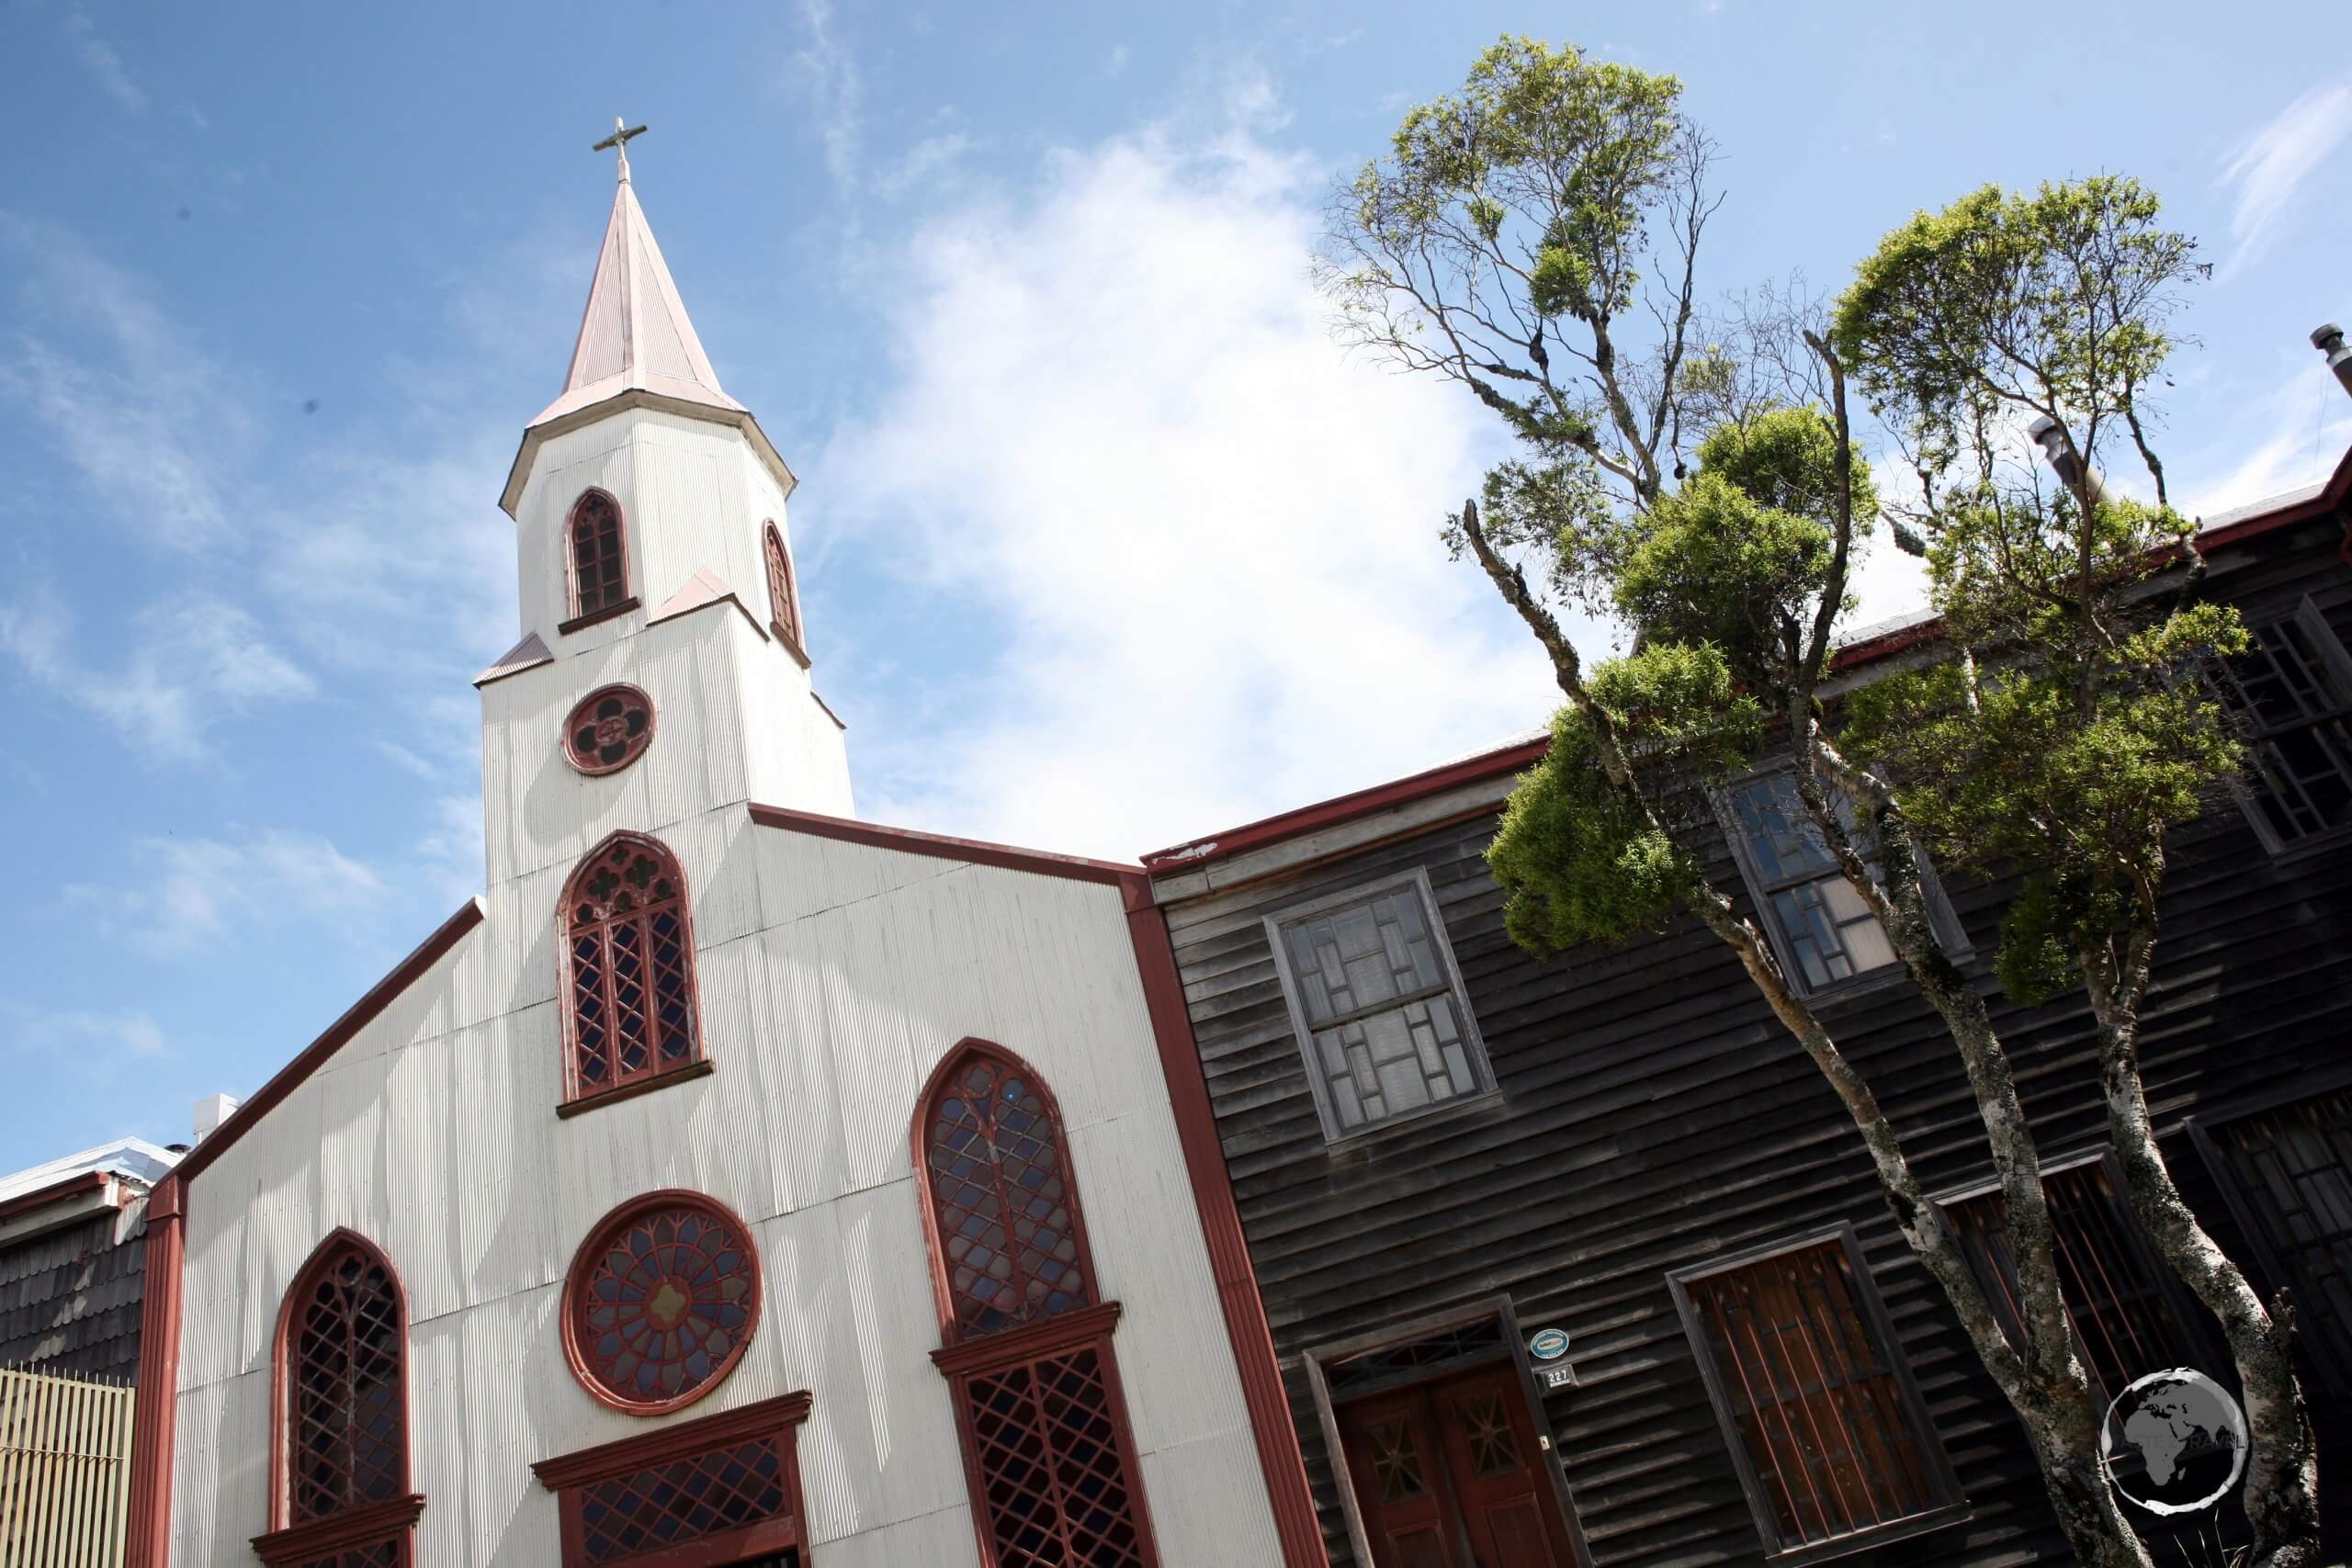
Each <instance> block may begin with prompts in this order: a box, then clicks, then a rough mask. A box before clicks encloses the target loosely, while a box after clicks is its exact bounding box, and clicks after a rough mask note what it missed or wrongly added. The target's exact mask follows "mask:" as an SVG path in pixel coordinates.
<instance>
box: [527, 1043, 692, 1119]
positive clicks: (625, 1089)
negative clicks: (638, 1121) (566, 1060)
mask: <svg viewBox="0 0 2352 1568" xmlns="http://www.w3.org/2000/svg"><path fill="white" fill-rule="evenodd" d="M712 1071H713V1068H712V1066H711V1061H710V1058H709V1057H707V1056H705V1057H703V1058H702V1059H701V1060H700V1061H695V1062H688V1063H687V1064H686V1065H685V1066H683V1067H672V1068H671V1069H670V1070H669V1071H668V1072H665V1073H656V1074H654V1075H653V1076H652V1077H650V1078H639V1079H637V1080H636V1081H635V1082H633V1083H625V1084H623V1085H621V1086H620V1087H619V1088H618V1089H598V1090H597V1091H596V1092H595V1093H594V1094H584V1095H582V1096H581V1097H580V1098H579V1099H577V1100H565V1101H564V1102H563V1103H562V1104H560V1105H559V1106H557V1107H556V1108H555V1113H556V1114H557V1115H558V1116H565V1117H570V1116H582V1115H585V1114H586V1113H587V1112H589V1111H594V1110H596V1109H598V1108H599V1107H602V1106H606V1105H616V1104H618V1103H619V1102H620V1101H622V1100H635V1099H636V1098H637V1097H638V1096H639V1095H640V1094H651V1093H652V1092H653V1091H654V1090H655V1089H667V1088H669V1087H670V1086H671V1085H672V1084H674V1083H685V1082H687V1081H688V1080H690V1079H693V1078H707V1077H710V1075H711V1073H712Z"/></svg>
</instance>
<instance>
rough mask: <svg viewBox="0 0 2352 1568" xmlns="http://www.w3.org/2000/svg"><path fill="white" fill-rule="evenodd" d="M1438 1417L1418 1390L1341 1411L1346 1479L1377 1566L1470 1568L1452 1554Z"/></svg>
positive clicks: (1454, 1532)
mask: <svg viewBox="0 0 2352 1568" xmlns="http://www.w3.org/2000/svg"><path fill="white" fill-rule="evenodd" d="M1433 1419H1434V1412H1433V1411H1432V1410H1431V1408H1430V1402H1429V1396H1428V1395H1427V1394H1426V1393H1423V1392H1422V1391H1421V1390H1419V1389H1414V1390H1411V1391H1408V1393H1402V1394H1391V1395H1388V1396H1386V1397H1385V1398H1381V1399H1372V1400H1365V1401H1364V1402H1363V1403H1362V1404H1351V1405H1348V1406H1346V1407H1344V1408H1343V1409H1342V1410H1341V1411H1340V1441H1341V1443H1342V1444H1343V1445H1344V1446H1345V1448H1346V1450H1347V1458H1348V1477H1349V1480H1350V1481H1351V1483H1353V1484H1354V1486H1355V1491H1356V1507H1357V1510H1358V1511H1359V1512H1360V1513H1361V1514H1362V1515H1363V1528H1364V1533H1365V1534H1366V1535H1368V1536H1370V1537H1371V1538H1372V1552H1373V1556H1374V1559H1376V1561H1377V1568H1469V1564H1468V1563H1467V1562H1464V1561H1463V1560H1462V1559H1461V1558H1460V1557H1458V1556H1457V1555H1456V1553H1455V1551H1454V1543H1455V1541H1456V1540H1457V1539H1458V1537H1459V1529H1458V1526H1457V1523H1456V1520H1455V1517H1454V1512H1453V1508H1452V1507H1451V1506H1448V1505H1449V1503H1450V1501H1451V1500H1450V1498H1449V1497H1448V1496H1447V1494H1446V1478H1445V1475H1444V1472H1443V1466H1444V1463H1445V1454H1444V1450H1443V1449H1442V1447H1441V1446H1440V1444H1439V1443H1438V1441H1437V1437H1436V1434H1435V1432H1434V1431H1433V1429H1432V1423H1433Z"/></svg>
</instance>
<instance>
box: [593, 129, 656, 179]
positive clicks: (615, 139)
mask: <svg viewBox="0 0 2352 1568" xmlns="http://www.w3.org/2000/svg"><path fill="white" fill-rule="evenodd" d="M624 127H626V128H627V129H624ZM644 134H645V127H643V126H641V125H637V126H632V125H629V123H628V121H627V120H625V119H623V118H621V117H620V116H618V115H615V116H614V117H613V133H612V134H611V135H610V136H607V137H605V139H604V140H603V141H599V142H597V143H596V145H594V147H591V148H590V149H588V151H590V152H603V151H604V150H605V148H607V147H609V148H611V149H612V150H613V151H614V152H617V153H619V154H620V158H621V178H622V179H624V180H626V179H627V178H628V144H629V141H630V139H631V138H632V137H638V136H642V135H644Z"/></svg>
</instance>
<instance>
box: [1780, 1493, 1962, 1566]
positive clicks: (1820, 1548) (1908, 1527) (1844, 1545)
mask: <svg viewBox="0 0 2352 1568" xmlns="http://www.w3.org/2000/svg"><path fill="white" fill-rule="evenodd" d="M1972 1513H1973V1510H1972V1509H1971V1508H1970V1506H1969V1505H1968V1504H1967V1503H1965V1502H1960V1503H1947V1504H1945V1505H1943V1506H1941V1507H1938V1508H1930V1509H1928V1511H1927V1512H1926V1513H1924V1514H1914V1515H1912V1516H1911V1517H1909V1518H1907V1519H1895V1520H1893V1521H1891V1522H1890V1523H1887V1524H1883V1525H1873V1526H1871V1528H1870V1529H1866V1530H1858V1531H1856V1532H1855V1533H1854V1534H1852V1535H1841V1536H1838V1537H1835V1538H1833V1539H1831V1540H1816V1541H1814V1542H1813V1543H1811V1544H1810V1545H1806V1546H1792V1547H1791V1548H1789V1549H1788V1550H1787V1551H1768V1552H1766V1553H1765V1554H1764V1561H1765V1562H1770V1563H1771V1564H1773V1568H1808V1565H1809V1564H1812V1563H1815V1562H1829V1561H1830V1560H1831V1559H1833V1558H1838V1557H1846V1556H1849V1555H1851V1554H1852V1553H1854V1552H1857V1551H1872V1550H1874V1549H1876V1548H1878V1547H1882V1546H1886V1545H1889V1544H1891V1543H1893V1542H1894V1541H1898V1540H1911V1539H1912V1538H1914V1537H1915V1536H1923V1535H1927V1534H1929V1533H1930V1532H1932V1531H1935V1530H1939V1529H1947V1528H1949V1527H1950V1526H1952V1525H1961V1524H1966V1523H1967V1522H1968V1520H1969V1518H1970V1517H1971V1515H1972Z"/></svg>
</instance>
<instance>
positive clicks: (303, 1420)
mask: <svg viewBox="0 0 2352 1568" xmlns="http://www.w3.org/2000/svg"><path fill="white" fill-rule="evenodd" d="M271 1360H272V1368H273V1371H272V1383H273V1388H272V1390H271V1405H270V1408H271V1433H270V1445H269V1452H270V1498H269V1521H270V1529H269V1533H267V1534H266V1535H260V1536H256V1537H254V1542H253V1545H254V1551H255V1552H256V1553H258V1554H259V1555H260V1557H261V1560H262V1561H263V1562H266V1563H270V1564H273V1565H275V1564H279V1563H312V1562H333V1563H334V1564H336V1565H337V1568H409V1565H410V1564H411V1563H412V1562H413V1557H414V1551H415V1544H414V1539H413V1538H414V1535H415V1526H416V1520H417V1516H418V1515H420V1514H421V1513H423V1512H424V1496H423V1495H421V1494H419V1493H417V1492H416V1491H415V1490H414V1488H413V1483H412V1480H411V1474H410V1466H409V1454H410V1448H411V1444H410V1440H409V1399H408V1296H407V1292H405V1291H404V1290H403V1289H402V1288H401V1277H400V1271H399V1270H398V1269H394V1268H393V1267H392V1260H391V1259H390V1258H388V1257H386V1256H385V1255H384V1252H383V1249H382V1248H381V1247H378V1246H377V1245H376V1244H375V1243H374V1242H372V1241H369V1240H368V1238H367V1237H366V1236H363V1235H359V1234H358V1233H357V1232H356V1231H351V1230H338V1231H336V1232H335V1233H334V1235H330V1236H328V1237H327V1238H326V1240H324V1241H323V1242H321V1243H320V1244H319V1247H318V1249H317V1250H316V1251H314V1252H312V1253H311V1257H310V1258H309V1260H308V1261H306V1262H305V1263H304V1264H303V1265H302V1268H301V1269H300V1272H298V1273H297V1274H296V1275H295V1277H294V1283H293V1285H292V1287H291V1288H289V1289H288V1291H287V1292H286V1297H285V1300H284V1301H283V1302H282V1303H279V1306H278V1313H277V1335H276V1337H275V1339H274V1340H273V1342H272V1353H271Z"/></svg>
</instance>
